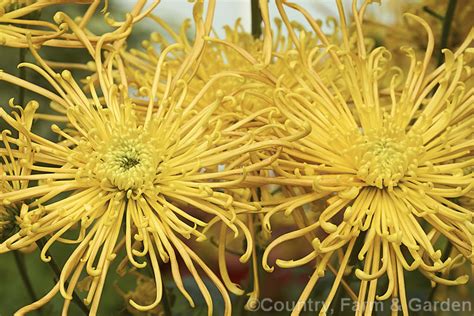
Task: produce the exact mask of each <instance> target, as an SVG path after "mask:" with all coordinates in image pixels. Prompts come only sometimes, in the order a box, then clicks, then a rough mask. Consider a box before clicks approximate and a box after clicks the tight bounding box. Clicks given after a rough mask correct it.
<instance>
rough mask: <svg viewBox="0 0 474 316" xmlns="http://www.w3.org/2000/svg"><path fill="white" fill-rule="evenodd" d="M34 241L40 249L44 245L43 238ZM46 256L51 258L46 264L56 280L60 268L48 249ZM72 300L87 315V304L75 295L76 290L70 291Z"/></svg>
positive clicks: (57, 279) (66, 283)
mask: <svg viewBox="0 0 474 316" xmlns="http://www.w3.org/2000/svg"><path fill="white" fill-rule="evenodd" d="M36 243H37V244H38V247H39V248H40V249H42V248H43V247H44V245H45V241H44V240H43V239H39V240H38V241H37V242H36ZM46 256H48V257H50V258H51V260H50V261H49V262H48V264H49V266H50V268H51V270H53V272H54V275H55V278H54V281H55V282H58V281H59V278H60V276H61V269H60V268H59V266H58V264H57V263H56V261H55V260H54V258H53V256H52V255H51V254H50V253H49V251H46ZM64 285H65V287H66V288H67V287H68V285H69V284H68V282H67V281H65V282H64ZM72 300H73V302H74V303H75V304H76V305H77V306H78V307H79V308H80V309H81V310H82V311H83V312H84V314H86V315H89V308H87V306H86V305H85V304H84V302H83V301H82V300H81V298H80V297H79V295H77V293H76V291H73V292H72Z"/></svg>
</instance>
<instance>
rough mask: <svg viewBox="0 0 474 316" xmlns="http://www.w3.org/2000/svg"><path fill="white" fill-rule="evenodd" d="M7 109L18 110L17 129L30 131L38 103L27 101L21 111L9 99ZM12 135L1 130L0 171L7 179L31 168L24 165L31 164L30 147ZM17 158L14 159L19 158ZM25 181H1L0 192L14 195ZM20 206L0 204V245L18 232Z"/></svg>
mask: <svg viewBox="0 0 474 316" xmlns="http://www.w3.org/2000/svg"><path fill="white" fill-rule="evenodd" d="M9 103H10V106H11V107H12V108H15V109H17V110H18V111H19V113H17V114H16V119H17V121H18V127H19V128H21V129H23V130H24V131H30V130H31V127H32V123H33V118H34V114H35V111H36V109H37V108H38V103H37V102H35V101H31V102H29V103H28V104H27V105H26V106H25V108H24V109H23V108H21V107H20V106H15V105H14V100H13V99H11V100H10V102H9ZM16 136H17V135H12V133H11V132H10V131H9V130H3V131H2V135H1V140H2V146H1V148H0V155H1V161H2V164H1V165H0V171H1V174H2V175H9V176H13V177H14V176H28V175H30V174H31V169H30V168H28V164H29V163H31V162H32V159H33V152H34V148H32V147H31V146H30V145H31V143H30V140H29V138H28V136H25V135H19V136H18V137H16ZM20 157H21V159H18V158H20ZM28 184H29V182H28V180H22V181H19V180H13V181H1V183H0V192H2V193H5V192H15V191H17V190H21V189H26V188H28ZM21 209H22V206H21V204H18V203H8V201H7V202H6V203H3V204H2V205H0V242H4V241H5V240H6V239H8V238H9V237H11V236H12V235H14V234H15V233H17V232H18V230H19V229H20V224H21V223H20V222H19V221H18V217H19V216H20V212H21Z"/></svg>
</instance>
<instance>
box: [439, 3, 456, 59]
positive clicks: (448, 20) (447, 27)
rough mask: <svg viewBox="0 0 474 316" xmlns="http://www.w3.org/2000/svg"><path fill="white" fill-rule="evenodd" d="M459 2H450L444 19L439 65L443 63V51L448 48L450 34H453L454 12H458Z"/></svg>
mask: <svg viewBox="0 0 474 316" xmlns="http://www.w3.org/2000/svg"><path fill="white" fill-rule="evenodd" d="M456 4H457V0H449V2H448V7H447V8H446V14H445V15H444V19H443V29H442V31H441V42H440V48H441V49H440V50H439V52H438V53H439V56H438V65H441V64H442V63H443V52H442V50H443V49H445V48H447V47H448V41H449V34H450V33H451V25H452V22H453V19H454V12H455V11H456Z"/></svg>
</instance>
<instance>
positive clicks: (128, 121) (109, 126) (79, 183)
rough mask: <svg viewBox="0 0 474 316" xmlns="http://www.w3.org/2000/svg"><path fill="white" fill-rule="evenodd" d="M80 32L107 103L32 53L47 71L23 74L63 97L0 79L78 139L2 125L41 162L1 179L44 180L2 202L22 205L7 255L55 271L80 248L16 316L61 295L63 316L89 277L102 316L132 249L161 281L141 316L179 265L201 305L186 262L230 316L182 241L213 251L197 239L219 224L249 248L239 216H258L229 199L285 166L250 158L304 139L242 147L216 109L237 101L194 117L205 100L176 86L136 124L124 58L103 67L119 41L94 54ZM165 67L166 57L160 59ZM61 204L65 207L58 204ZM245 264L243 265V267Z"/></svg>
mask: <svg viewBox="0 0 474 316" xmlns="http://www.w3.org/2000/svg"><path fill="white" fill-rule="evenodd" d="M198 5H199V3H198ZM80 32H81V31H80V30H77V33H76V34H77V35H78V37H79V38H81V39H82V40H84V46H85V47H89V51H90V53H91V55H93V56H94V59H95V62H96V64H97V74H98V78H99V82H98V83H99V86H100V92H96V88H95V87H94V85H93V84H92V80H89V83H88V87H89V90H90V95H86V94H85V93H84V92H83V91H82V90H81V89H80V88H79V86H78V84H77V82H76V81H75V80H74V79H73V77H72V75H71V73H70V72H69V71H63V72H62V73H61V74H57V73H55V72H54V71H53V70H52V69H51V68H50V67H49V66H48V65H47V64H46V63H45V62H44V61H43V60H42V59H41V57H40V56H39V55H38V53H37V52H36V51H35V50H34V49H31V52H32V54H33V56H34V57H35V58H36V59H37V62H38V63H39V65H40V66H41V67H39V66H37V65H33V64H29V63H25V64H23V66H25V67H29V68H32V69H34V70H36V71H37V72H38V73H39V74H40V75H42V76H43V77H44V78H45V79H46V80H47V81H48V82H49V83H50V84H51V85H52V86H53V87H54V88H55V90H56V91H55V92H54V93H53V92H51V91H48V90H46V89H44V88H41V87H39V86H36V85H34V84H32V83H29V82H26V81H24V80H21V79H18V78H16V77H14V76H12V75H9V74H7V73H0V80H4V81H7V82H11V83H14V84H16V85H19V86H21V87H23V88H26V89H30V90H32V91H34V92H37V93H39V94H41V95H43V96H45V97H47V98H49V99H50V100H51V101H53V102H54V104H55V108H58V109H61V108H62V109H63V111H64V112H65V113H66V116H67V118H68V123H69V124H70V125H71V126H72V127H73V130H72V131H70V132H68V131H66V130H61V129H60V128H59V127H58V126H56V125H53V126H52V130H53V131H54V132H56V133H57V134H58V135H60V136H61V137H62V139H63V140H62V141H60V142H59V143H54V142H51V141H49V140H47V139H45V138H43V137H41V136H39V135H36V134H34V133H32V132H29V131H25V129H24V128H23V127H22V122H21V121H20V120H19V119H18V118H17V117H16V115H15V114H13V116H12V115H9V114H7V113H6V112H5V111H3V110H2V111H1V112H0V114H1V117H2V119H3V120H4V121H5V122H6V123H7V124H9V125H10V126H11V128H12V129H13V130H15V131H16V132H18V133H19V135H21V136H20V137H24V138H26V139H29V141H30V143H31V144H29V146H30V147H29V148H31V149H33V150H32V151H31V152H30V153H27V154H24V155H19V157H17V159H20V160H21V161H23V162H24V163H25V164H26V165H27V167H28V168H30V169H31V170H33V171H35V173H34V174H31V175H2V180H3V181H28V180H38V184H37V185H32V186H30V187H27V188H20V189H18V190H15V191H12V192H2V193H1V194H0V201H1V202H2V204H3V205H8V204H11V203H22V202H23V203H25V204H23V209H22V212H21V214H20V216H19V221H20V223H21V224H20V227H21V229H20V231H19V232H18V233H16V234H14V235H13V236H12V237H10V238H8V239H7V240H6V241H5V242H4V243H2V244H0V252H6V251H10V250H13V249H19V248H23V247H26V246H28V245H29V244H31V243H34V242H35V241H37V240H39V239H41V238H46V239H47V242H46V245H45V246H44V247H43V249H42V251H41V258H42V260H43V261H46V262H47V261H49V260H50V258H49V257H48V256H47V254H46V253H47V250H48V248H49V247H50V246H51V245H52V244H53V243H54V242H63V243H69V244H76V245H77V246H76V248H75V250H74V251H73V253H72V254H71V255H70V257H69V258H68V260H67V261H66V263H65V265H64V267H63V269H62V273H61V277H60V280H59V281H58V283H57V284H56V286H55V287H54V288H53V289H52V290H51V291H50V292H49V293H48V294H47V295H46V296H45V297H44V298H42V299H40V300H39V301H38V302H36V303H33V304H31V305H29V306H26V307H24V308H22V309H21V310H20V311H19V312H18V313H19V314H23V313H25V312H28V311H30V310H33V309H36V308H38V307H39V306H41V305H43V304H45V303H46V302H48V301H49V300H50V299H51V298H52V297H53V296H54V295H55V294H56V293H57V292H60V293H61V295H62V296H63V297H64V298H65V302H64V306H63V311H64V312H66V311H67V310H68V307H69V304H70V302H71V299H72V293H73V291H74V288H75V286H76V284H77V283H78V281H79V278H80V277H81V273H82V272H83V271H84V270H85V271H86V272H87V275H88V276H89V277H91V278H92V279H91V282H90V287H89V290H88V293H87V296H86V298H85V302H86V303H87V304H91V314H95V313H96V311H97V309H98V306H99V302H100V296H101V292H102V289H103V286H104V282H105V279H106V276H107V272H108V270H109V267H110V264H111V262H112V261H113V260H114V259H115V257H116V256H117V254H118V252H119V250H120V248H121V247H125V250H126V253H127V260H128V261H129V263H131V264H132V265H133V266H134V267H135V268H138V269H141V268H144V267H145V266H146V265H147V264H151V266H152V269H153V272H154V275H155V283H156V289H157V291H156V297H155V300H154V302H153V303H152V304H150V305H147V306H141V305H139V304H137V303H136V302H134V301H130V304H131V305H132V306H134V307H135V308H136V309H138V310H151V309H153V308H155V307H156V306H157V305H158V304H159V302H160V300H161V297H162V288H163V285H162V279H161V273H160V263H159V260H161V261H163V262H165V263H169V264H170V265H171V272H172V275H173V279H174V281H175V284H176V286H177V288H178V289H180V291H181V292H182V293H183V295H184V296H185V297H186V298H187V300H188V301H189V303H190V304H191V305H192V306H193V305H194V302H193V300H192V298H191V296H190V295H189V293H188V292H187V290H186V289H185V287H184V285H183V282H182V279H181V275H180V268H179V265H178V258H181V260H182V261H183V262H184V264H185V265H186V267H187V269H188V270H189V272H190V273H191V275H192V276H193V277H194V280H195V281H196V283H197V285H198V287H199V289H200V291H201V292H202V294H203V296H204V298H205V301H206V304H207V305H208V307H209V314H212V310H213V303H212V298H211V296H210V293H209V291H208V289H207V287H206V285H205V284H204V282H203V280H202V277H201V275H200V272H198V271H203V272H204V275H205V276H206V277H207V278H209V279H210V280H211V281H212V282H213V283H214V284H215V286H216V287H217V288H218V290H219V291H220V293H221V294H222V296H223V298H224V303H225V314H226V315H229V314H230V309H231V307H230V299H229V296H228V294H227V291H226V289H225V287H224V285H223V284H222V282H221V281H220V280H219V279H218V277H217V276H216V275H215V274H214V273H213V272H212V271H211V270H210V269H209V268H208V267H207V265H206V264H205V263H204V262H203V261H202V260H201V259H200V257H199V256H198V254H196V253H195V252H194V251H193V250H192V249H191V248H190V247H189V246H187V245H186V243H184V241H183V238H184V239H188V238H191V237H195V238H197V239H198V240H204V239H205V238H206V237H205V235H204V234H203V233H202V232H200V229H199V228H200V227H205V226H206V225H208V221H209V220H210V221H215V218H218V219H219V220H220V221H222V222H223V223H224V224H225V225H227V226H228V227H229V229H231V230H232V231H233V232H234V237H237V236H238V235H239V233H240V232H243V233H244V234H245V236H246V238H251V235H250V234H249V233H248V232H247V228H246V226H245V225H244V223H243V222H242V221H241V220H240V219H239V218H238V217H237V216H236V215H237V214H239V213H242V212H246V211H256V210H257V209H258V208H257V206H255V205H251V204H245V203H241V202H238V201H235V200H234V199H233V198H232V196H231V195H229V194H226V193H223V192H221V191H222V189H226V188H236V187H239V186H241V183H242V182H243V181H244V179H245V176H246V174H247V173H250V172H252V171H255V170H260V169H261V168H264V167H265V166H267V165H269V164H270V163H271V162H272V161H274V159H275V157H276V156H275V155H276V153H275V155H274V156H272V157H270V158H269V159H265V160H263V161H258V162H256V163H252V164H245V165H244V164H243V163H244V162H245V161H247V160H248V158H247V156H248V155H249V153H250V152H253V151H258V150H260V149H264V148H275V147H278V146H280V145H286V146H290V145H291V143H290V142H291V141H293V140H294V139H295V138H298V137H300V136H299V135H292V136H291V137H288V138H287V139H281V140H268V141H254V140H255V139H258V132H259V131H258V130H255V131H254V132H252V133H240V136H236V135H234V134H235V133H234V130H236V129H237V128H238V127H239V123H238V122H237V123H235V125H233V126H229V127H227V128H225V129H224V128H222V124H221V122H220V121H219V120H217V121H213V122H211V121H210V120H209V118H210V117H212V115H213V112H215V111H216V109H217V108H218V107H219V106H221V105H222V104H225V103H226V102H232V100H231V99H229V98H227V97H224V96H223V95H222V94H220V93H217V98H216V99H215V100H214V101H213V102H212V103H210V104H208V106H207V107H205V108H204V109H202V110H199V109H196V108H195V106H196V104H197V103H198V102H199V101H200V100H199V98H200V97H201V95H202V94H201V95H200V94H198V95H197V96H196V97H195V98H194V99H193V100H192V101H191V102H190V103H189V104H184V100H185V99H186V94H187V84H186V82H185V81H184V80H181V79H180V78H179V77H173V78H170V77H168V78H167V79H166V86H167V89H166V91H167V92H166V94H165V95H164V97H163V98H161V99H160V100H159V101H156V98H155V92H153V91H156V90H154V89H152V90H151V92H150V95H149V97H148V100H149V105H148V108H147V111H146V115H145V117H144V118H142V117H139V116H138V115H137V112H136V111H135V105H134V104H133V102H132V101H131V99H130V98H129V96H128V88H127V80H126V78H124V77H123V74H124V69H123V68H122V67H123V60H122V59H121V58H120V56H119V55H118V54H117V52H116V51H111V52H110V53H109V54H108V55H107V56H108V57H107V58H106V59H105V60H104V61H103V60H102V57H101V54H102V53H103V51H102V49H101V44H102V43H103V42H104V41H105V40H106V39H107V37H108V36H109V37H112V36H117V35H116V34H106V35H104V38H103V39H102V40H100V41H99V45H98V46H97V48H96V49H95V50H94V49H92V44H91V43H90V42H89V41H88V39H87V37H84V36H81V33H80ZM198 36H200V34H199V33H198ZM200 48H201V47H199V46H198V47H197V48H196V49H200ZM107 49H109V48H107ZM191 53H193V51H192V52H191ZM165 56H166V52H165V53H163V58H165ZM161 66H162V64H161V63H159V64H158V65H157V69H156V72H155V79H154V82H156V83H158V82H163V81H162V77H161V76H160V72H161ZM185 66H186V67H188V66H189V65H185ZM115 67H118V68H115ZM114 68H115V69H114ZM117 69H118V70H117ZM116 73H118V74H120V76H119V77H118V78H117V77H115V76H114V74H116ZM183 73H184V72H183ZM227 75H228V74H227ZM227 75H226V74H222V75H220V76H216V77H214V78H213V80H211V81H210V82H209V83H208V84H207V85H206V87H205V89H211V88H212V85H213V82H214V81H217V80H219V79H220V78H222V77H225V76H227ZM156 102H159V105H158V106H157V105H156V104H155V103H156ZM269 128H273V127H269ZM280 128H282V129H285V127H284V126H282V127H280ZM300 134H301V133H300ZM231 136H232V137H231ZM59 196H61V198H60V199H59V200H56V199H55V198H57V197H59ZM30 201H31V202H30ZM189 208H193V209H196V210H197V213H196V214H194V213H193V214H191V213H189V212H187V210H188V209H189ZM122 227H123V228H124V230H125V231H124V232H122V231H121V229H122ZM68 231H77V232H78V236H77V238H76V239H74V240H71V239H67V238H66V237H64V236H63V235H64V234H65V233H66V232H68ZM247 244H248V245H249V248H251V247H252V244H253V241H252V240H251V239H248V240H247ZM248 257H249V255H248V254H246V255H245V256H244V257H243V258H242V260H243V261H245V260H248ZM66 282H68V284H69V285H68V286H66Z"/></svg>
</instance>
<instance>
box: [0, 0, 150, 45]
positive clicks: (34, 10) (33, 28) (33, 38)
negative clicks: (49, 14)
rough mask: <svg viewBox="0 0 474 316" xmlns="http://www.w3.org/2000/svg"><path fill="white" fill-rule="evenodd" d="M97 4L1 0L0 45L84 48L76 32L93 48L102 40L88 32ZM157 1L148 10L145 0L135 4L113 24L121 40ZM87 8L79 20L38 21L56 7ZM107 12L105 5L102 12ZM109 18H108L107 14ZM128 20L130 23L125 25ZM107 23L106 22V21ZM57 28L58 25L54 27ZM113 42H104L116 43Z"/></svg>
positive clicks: (59, 15)
mask: <svg viewBox="0 0 474 316" xmlns="http://www.w3.org/2000/svg"><path fill="white" fill-rule="evenodd" d="M100 3H101V1H100V0H58V1H50V0H19V1H15V0H3V1H2V2H0V45H2V46H8V47H18V48H27V47H28V45H29V42H32V43H33V44H35V45H45V46H53V47H63V48H84V46H83V41H81V39H79V38H78V37H77V36H76V33H77V30H78V29H80V30H81V31H86V32H83V33H82V36H86V37H87V38H88V40H89V41H90V42H91V43H93V44H96V43H97V41H98V40H99V39H100V38H101V36H100V35H96V34H94V33H93V32H92V31H91V30H88V29H87V27H88V24H89V22H90V21H91V19H92V17H93V16H94V14H95V13H96V11H98V7H99V5H100ZM158 3H159V1H158V0H154V1H151V4H150V5H149V6H148V7H145V5H146V4H147V1H146V0H140V1H137V2H136V4H135V5H134V6H133V8H132V9H131V10H130V12H129V14H128V16H127V20H126V21H124V22H115V21H114V23H113V25H112V26H113V27H116V28H117V33H121V34H122V35H123V36H122V37H125V36H124V35H128V34H126V32H125V30H127V28H128V24H129V23H137V22H139V21H140V20H141V19H143V18H144V17H145V16H146V15H147V14H148V13H149V12H151V11H152V10H153V9H154V8H155V7H156V6H157V5H158ZM72 4H78V5H87V10H86V11H85V13H84V14H83V15H82V16H80V17H76V18H74V19H72V18H71V17H69V16H68V15H67V14H64V13H63V12H56V14H55V15H54V16H53V20H54V21H49V20H48V19H46V18H44V17H43V18H42V17H41V14H40V13H41V10H42V9H46V8H49V7H54V6H58V5H72ZM106 10H107V4H106V5H105V7H104V8H103V10H102V11H101V12H102V13H103V12H105V11H106ZM106 15H107V16H108V14H106ZM129 19H131V21H128V20H129ZM106 21H107V22H108V19H106ZM57 24H58V25H57ZM115 40H116V39H115V38H113V37H112V38H110V37H109V38H107V39H106V41H107V42H112V41H115Z"/></svg>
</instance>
